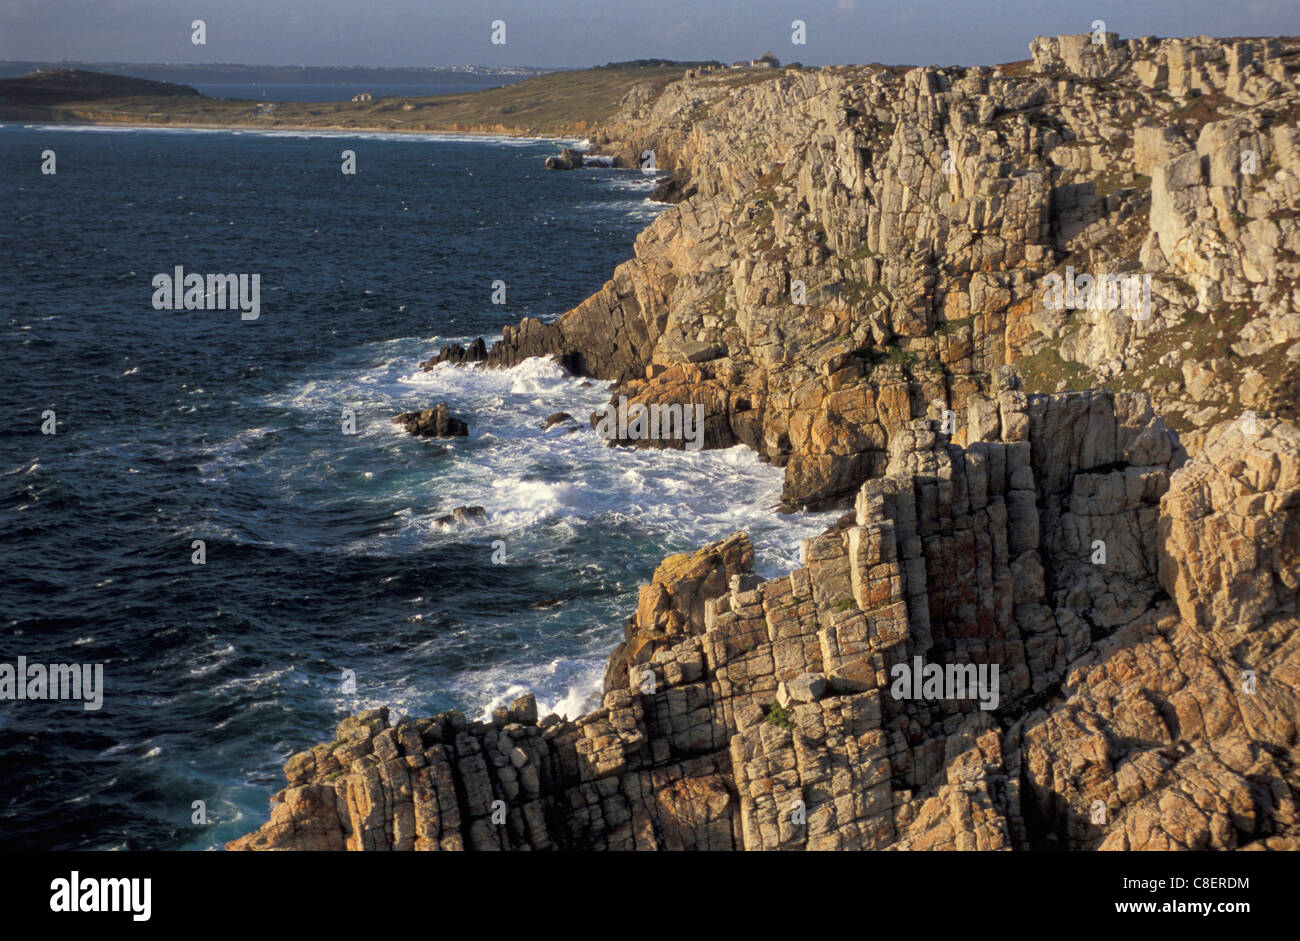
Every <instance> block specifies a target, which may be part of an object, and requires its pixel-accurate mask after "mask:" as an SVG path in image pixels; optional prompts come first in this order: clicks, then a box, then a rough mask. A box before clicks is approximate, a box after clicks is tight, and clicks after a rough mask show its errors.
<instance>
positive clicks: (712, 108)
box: [231, 34, 1300, 849]
mask: <svg viewBox="0 0 1300 941" xmlns="http://www.w3.org/2000/svg"><path fill="white" fill-rule="evenodd" d="M1098 39H1100V40H1103V41H1099V42H1094V41H1093V37H1089V36H1083V37H1072V36H1062V37H1056V38H1042V37H1040V38H1038V39H1035V40H1034V42H1033V43H1032V44H1031V51H1032V53H1033V58H1032V59H1031V60H1027V61H1025V62H1020V63H1012V64H1008V65H1004V66H1000V67H997V68H970V69H931V68H927V69H903V68H883V67H871V66H864V67H851V68H833V69H822V70H817V71H803V70H786V71H784V72H781V73H777V74H776V75H772V73H766V74H765V75H763V76H758V75H756V74H755V73H728V72H722V73H705V74H698V73H687V74H686V76H685V77H683V79H682V80H680V81H678V82H675V83H672V84H670V85H668V86H667V87H664V88H658V87H651V86H647V87H644V88H637V89H634V90H633V91H632V92H631V93H629V94H628V96H627V97H626V98H625V99H624V101H623V102H622V105H621V106H620V109H619V113H618V115H617V116H616V117H615V119H614V120H613V121H611V122H609V123H608V125H607V126H606V127H605V128H604V129H603V132H602V134H601V135H598V136H597V138H595V143H596V145H597V146H598V147H599V149H601V150H602V151H606V152H608V151H610V150H616V151H620V152H623V153H625V154H629V155H630V154H640V153H641V152H642V151H644V150H654V151H655V155H656V159H657V162H658V164H659V165H660V166H667V167H671V168H672V169H673V171H674V174H675V176H676V186H675V189H676V192H677V194H678V195H679V196H680V197H682V199H681V201H680V202H678V203H677V204H676V205H674V206H673V207H672V208H670V209H669V210H667V211H666V212H664V213H663V214H661V215H660V216H659V217H658V218H657V219H656V221H655V222H654V223H653V224H652V225H651V226H650V227H649V228H648V229H647V230H646V231H645V232H644V233H642V235H641V236H640V237H639V238H638V240H637V244H636V256H635V258H633V259H631V260H629V261H628V262H626V263H625V264H623V265H621V266H620V267H619V268H618V269H617V270H616V272H615V273H614V277H613V278H611V280H610V281H609V282H608V283H607V284H606V285H605V286H604V288H602V290H601V291H600V292H598V293H597V294H595V295H593V296H592V297H591V298H589V299H588V300H587V301H585V302H584V303H583V304H581V305H579V307H577V308H575V309H574V310H573V311H570V312H568V313H566V314H564V315H563V316H561V317H560V318H559V319H558V320H556V321H555V322H554V323H549V324H548V323H543V322H541V321H538V320H527V321H524V322H523V323H522V324H520V325H519V326H518V327H515V328H507V329H506V331H505V334H504V339H503V340H502V341H501V342H500V343H498V344H496V345H495V346H493V347H492V349H490V350H489V349H487V347H486V345H485V344H475V345H474V346H472V347H470V348H468V349H463V348H460V347H452V348H446V349H444V350H443V351H441V353H439V355H438V356H437V357H435V359H434V360H433V361H431V362H439V361H453V362H462V361H472V360H484V361H486V362H487V364H489V365H507V364H510V363H514V362H517V361H519V360H520V359H523V358H526V357H528V356H533V355H553V356H556V357H558V358H559V359H560V360H561V361H562V362H564V363H565V364H566V365H567V366H569V368H571V369H573V370H575V371H578V372H582V373H586V374H589V375H593V376H599V377H602V378H610V379H617V380H620V390H619V391H620V393H621V394H625V395H629V396H630V397H632V398H633V399H634V400H636V401H640V402H646V403H651V402H655V403H671V402H677V403H684V404H685V403H690V404H694V403H704V405H705V408H706V416H707V432H706V435H705V443H706V446H710V447H716V446H727V445H731V444H734V443H737V442H742V443H745V444H747V445H749V446H751V447H753V448H755V449H756V450H757V451H758V452H759V453H760V454H763V455H765V456H766V457H767V458H769V459H770V460H772V461H773V462H774V463H776V464H779V465H781V466H784V467H785V469H786V480H785V493H784V498H785V500H786V501H787V502H788V503H790V504H792V505H815V506H828V505H841V506H844V507H845V508H846V509H847V510H849V512H848V513H846V515H845V516H844V517H843V518H842V519H841V521H840V522H839V524H837V525H836V526H835V527H833V528H832V529H831V530H829V531H828V532H827V533H826V534H824V535H823V536H821V537H819V538H817V539H814V540H809V541H808V542H807V543H806V544H805V547H804V559H805V564H804V566H803V567H801V568H799V569H796V570H795V571H793V572H791V573H790V574H789V575H788V576H785V577H782V578H776V579H772V580H767V581H764V580H761V579H759V578H757V577H756V576H755V575H753V574H752V573H751V572H750V566H751V564H752V550H751V548H750V546H749V544H748V540H747V539H746V537H745V536H744V535H743V534H736V535H734V536H732V537H730V538H729V539H726V540H723V541H722V542H720V543H717V544H715V545H712V546H709V547H705V548H704V549H702V550H701V551H700V552H699V553H697V554H695V555H693V556H677V557H672V558H670V559H667V560H665V561H664V563H663V565H661V566H660V568H659V570H658V571H657V572H656V573H655V575H654V578H653V580H652V582H651V584H649V585H647V586H645V587H644V588H643V589H642V592H641V596H640V599H639V604H638V607H637V611H636V613H635V615H634V617H633V618H632V619H631V620H630V622H629V624H628V625H627V629H626V639H625V641H624V643H623V644H621V645H620V646H619V647H618V649H617V650H616V651H615V652H614V653H613V655H612V656H611V659H610V666H609V670H608V672H607V674H606V692H605V696H604V703H603V706H602V708H600V709H598V710H596V711H595V712H593V713H590V714H588V715H586V716H583V717H582V718H580V719H578V720H577V721H574V722H570V721H564V720H561V719H558V718H557V717H554V716H549V717H546V718H544V719H542V720H541V721H540V722H539V721H538V716H537V715H536V707H535V705H534V704H533V703H532V701H531V698H529V697H525V698H524V699H522V700H520V701H518V702H517V703H515V704H514V705H513V706H512V707H511V708H509V709H502V710H499V711H498V713H497V714H496V715H495V716H494V717H493V721H492V722H491V723H477V722H470V721H467V720H466V719H465V718H464V717H463V716H460V715H459V714H456V713H449V714H445V715H441V716H435V717H432V718H426V719H419V720H415V719H409V718H408V719H403V720H401V721H399V722H397V723H396V724H390V723H389V720H388V716H387V713H386V712H385V711H383V710H377V711H373V712H370V713H365V714H362V715H360V716H357V717H353V718H349V719H347V720H345V721H344V722H343V723H342V724H341V725H340V727H339V731H338V739H337V741H335V742H332V743H327V744H322V745H318V746H316V747H315V748H313V749H311V750H310V751H307V752H303V753H301V754H298V755H296V756H294V757H293V758H292V759H291V760H290V761H289V763H288V764H287V765H286V769H285V770H286V776H287V777H288V779H289V787H288V788H286V789H285V790H284V791H282V792H280V793H279V794H278V795H277V796H276V799H275V803H274V806H273V811H272V816H271V820H270V822H269V823H268V824H266V825H265V826H263V827H262V828H261V829H259V830H258V831H256V832H255V833H252V834H250V835H248V836H246V837H243V838H241V839H240V840H236V841H234V842H233V843H232V844H231V848H237V849H296V848H312V849H471V848H472V849H498V848H500V849H523V848H532V849H541V848H591V849H622V848H626V849H632V848H646V849H654V848H665V849H677V848H697V849H777V848H806V849H824V848H827V849H828V848H845V849H847V848H874V849H944V848H950V849H951V848H955V849H1046V848H1068V849H1097V848H1100V849H1174V848H1186V849H1210V848H1213V849H1234V848H1288V849H1291V848H1300V818H1298V817H1297V810H1296V799H1297V795H1298V794H1300V775H1298V773H1297V770H1296V760H1297V757H1300V755H1298V749H1300V741H1298V740H1297V722H1300V697H1298V696H1297V690H1298V689H1300V649H1297V648H1298V646H1300V631H1297V626H1298V624H1297V618H1298V617H1300V611H1298V609H1297V600H1298V598H1300V432H1297V431H1296V429H1295V427H1294V426H1293V425H1292V424H1290V422H1289V421H1288V420H1289V419H1294V418H1295V414H1296V401H1295V392H1294V390H1295V383H1296V380H1297V379H1300V315H1297V313H1296V301H1297V300H1300V291H1298V290H1297V286H1296V281H1295V278H1296V274H1297V270H1298V269H1297V256H1296V251H1297V247H1298V246H1300V230H1298V223H1297V221H1296V216H1297V213H1296V208H1297V205H1300V200H1298V199H1297V196H1298V194H1300V179H1298V177H1297V174H1300V131H1297V130H1296V128H1295V126H1294V117H1295V114H1296V107H1297V103H1298V102H1300V95H1298V94H1297V89H1296V80H1295V75H1296V68H1297V66H1298V65H1300V60H1298V59H1297V54H1298V53H1300V43H1295V42H1290V41H1282V40H1251V41H1234V42H1225V41H1219V40H1210V39H1195V40H1156V39H1141V40H1130V41H1127V42H1120V41H1118V39H1117V38H1116V37H1115V36H1113V35H1109V34H1108V35H1105V36H1102V37H1098ZM1078 273H1087V274H1088V275H1089V280H1088V282H1086V283H1085V282H1083V281H1080V280H1077V275H1078ZM1053 275H1056V279H1055V283H1056V284H1058V285H1059V284H1061V283H1062V281H1065V282H1066V283H1068V285H1069V286H1068V288H1067V289H1066V291H1065V295H1066V302H1065V303H1064V304H1061V303H1053V302H1052V296H1053V295H1052V285H1053V278H1052V276H1053ZM1107 276H1119V280H1117V281H1115V282H1113V284H1114V287H1113V289H1112V288H1110V287H1108V286H1107V281H1106V277H1107ZM1148 279H1149V280H1148ZM1094 283H1095V284H1096V285H1097V286H1098V288H1097V290H1096V291H1093V290H1092V284H1094ZM1148 285H1149V286H1148ZM1128 286H1131V287H1132V290H1131V291H1130V292H1129V293H1127V294H1126V293H1125V291H1128ZM1076 288H1078V289H1079V291H1080V293H1083V299H1082V300H1078V299H1077V298H1074V297H1072V295H1074V294H1075V290H1076ZM1097 386H1106V387H1107V388H1106V389H1098V388H1095V387H1097ZM1243 410H1246V411H1244V412H1243Z"/></svg>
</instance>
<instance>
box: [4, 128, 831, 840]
mask: <svg viewBox="0 0 1300 941" xmlns="http://www.w3.org/2000/svg"><path fill="white" fill-rule="evenodd" d="M574 143H576V142H572V141H558V140H521V139H505V138H480V137H465V136H452V135H435V134H409V135H405V134H380V133H355V134H343V133H328V132H272V131H238V130H220V131H206V130H185V129H162V128H151V129H144V128H126V127H112V128H105V127H68V126H53V125H27V124H7V125H4V126H0V205H2V206H3V208H4V214H5V225H4V226H3V228H2V230H0V248H2V249H3V258H4V264H3V274H0V323H2V324H3V334H4V335H3V350H4V354H3V364H2V368H0V375H3V382H2V383H0V414H2V415H3V416H4V418H3V421H0V571H2V572H3V580H2V581H0V586H2V587H0V665H2V664H6V663H7V664H11V665H14V666H15V668H16V665H17V664H18V662H19V661H18V658H19V657H25V658H26V662H27V663H28V664H82V665H94V664H101V665H102V668H103V688H102V705H101V706H100V708H97V709H86V708H85V706H86V703H85V702H83V701H81V700H34V699H24V700H18V699H4V698H0V846H2V847H4V848H6V849H22V848H41V849H88V850H114V849H118V850H120V849H148V850H169V849H185V850H209V849H217V848H220V847H221V846H222V845H223V844H224V843H225V841H227V840H230V839H232V838H234V837H236V836H239V835H242V834H244V833H246V832H248V831H249V830H251V829H253V828H255V827H257V826H258V825H260V824H261V823H263V822H264V821H266V820H267V819H268V817H269V810H270V805H269V799H270V797H271V795H272V794H273V793H274V792H275V791H276V790H278V789H279V788H281V787H283V786H284V784H285V782H284V778H283V773H282V770H281V767H282V764H283V762H284V760H285V759H286V758H287V757H288V756H290V755H292V754H293V753H295V752H297V751H301V750H303V749H306V748H310V747H311V746H312V745H314V744H316V743H318V742H321V741H328V740H331V739H332V737H333V730H334V727H335V726H336V725H337V723H338V722H339V721H340V720H341V719H342V718H343V717H345V716H347V715H350V714H352V713H354V712H356V711H358V710H361V709H367V708H371V707H376V706H387V707H389V709H390V711H391V714H392V716H393V718H394V719H396V718H397V717H399V716H401V715H412V716H423V715H431V714H434V713H437V712H440V711H443V710H447V709H452V708H455V709H460V710H462V711H463V712H465V713H466V714H467V715H469V716H470V717H471V718H484V717H486V716H488V715H489V714H490V712H491V710H492V709H493V708H494V707H496V706H499V705H501V704H504V703H507V702H509V701H510V700H512V699H513V698H515V697H517V696H519V695H522V694H523V693H525V692H532V693H533V694H534V695H536V697H537V699H538V702H539V706H540V708H541V710H542V713H543V715H545V714H546V713H547V712H551V711H554V712H557V713H559V714H561V715H566V716H569V717H576V716H577V715H579V714H580V713H581V712H582V711H584V710H585V709H587V708H590V707H591V706H592V705H593V703H595V702H596V701H597V700H598V697H599V692H600V683H601V677H602V671H603V669H604V664H605V660H606V657H607V656H608V654H609V652H610V651H611V650H612V648H613V647H614V646H615V644H616V643H618V641H619V640H621V639H622V636H623V626H624V622H625V621H626V619H627V618H628V617H629V615H631V614H632V613H633V611H634V610H635V605H636V598H637V591H638V586H640V585H641V584H642V583H645V582H647V581H648V580H649V578H650V575H651V573H652V572H653V571H654V569H655V566H656V565H657V564H658V563H659V562H660V561H661V560H662V559H663V557H664V556H666V555H669V554H671V553H675V552H689V551H692V550H694V549H696V548H698V547H699V546H700V545H702V544H704V543H706V542H708V541H711V540H715V539H719V538H722V537H724V536H726V535H728V534H730V533H732V532H734V531H736V530H746V531H747V532H749V533H750V535H751V537H752V539H753V540H754V542H755V545H756V551H757V566H756V567H757V569H758V570H759V571H760V573H762V574H766V575H775V574H779V573H782V572H784V571H786V570H788V569H789V568H791V567H792V566H794V565H795V564H796V560H797V557H798V544H799V541H800V540H801V539H803V538H805V537H808V536H811V535H815V534H816V533H818V532H820V531H821V530H822V529H823V528H824V527H825V526H826V525H827V523H828V522H829V521H830V520H831V519H832V518H833V514H780V513H778V512H776V508H777V504H778V498H779V493H780V485H781V471H780V470H779V469H777V468H774V467H771V466H770V465H766V464H764V463H762V462H760V461H759V460H758V458H757V457H756V456H755V455H754V454H753V453H752V452H750V451H748V450H746V449H744V448H742V447H737V448H732V449H728V450H717V451H699V452H690V451H667V450H636V449H630V448H610V447H605V446H604V445H603V443H602V442H601V441H600V440H599V439H598V438H597V437H596V435H595V433H594V431H592V429H591V428H590V426H589V424H588V422H587V419H588V417H589V416H590V414H591V413H592V412H593V411H595V410H597V409H599V408H601V407H602V406H603V405H605V403H606V402H608V400H609V397H610V392H611V387H610V386H609V384H607V383H604V382H598V381H591V380H585V379H583V378H581V377H575V376H571V375H569V374H567V373H566V372H565V371H564V370H563V369H562V368H560V367H559V366H558V365H557V364H556V363H554V362H553V361H551V360H545V359H534V360H529V361H527V362H524V363H522V364H521V365H519V366H517V367H515V368H513V369H507V370H488V369H483V368H480V367H477V366H470V367H464V366H461V367H457V366H451V365H442V366H438V367H436V368H434V369H432V370H430V371H428V372H425V371H422V370H421V368H420V363H421V362H422V361H424V360H425V359H427V358H428V357H430V356H431V355H433V354H434V353H436V352H437V350H438V348H439V346H440V345H441V344H443V343H447V342H452V341H458V342H467V341H469V340H472V339H473V338H474V337H477V336H485V337H486V338H488V339H489V340H491V339H493V338H496V337H499V336H500V330H501V327H502V325H503V324H507V323H516V322H518V321H519V320H520V319H521V318H523V317H526V316H532V317H540V318H543V319H552V318H555V317H557V316H559V315H560V314H561V313H563V312H564V311H565V310H567V309H569V308H571V307H573V306H575V305H576V304H578V303H579V302H580V301H582V300H583V299H584V298H585V297H587V296H589V295H590V294H591V293H593V292H594V291H596V290H598V289H599V288H600V287H601V285H602V284H603V282H604V281H605V280H606V279H607V278H608V277H609V276H610V274H611V273H612V271H613V269H614V267H615V266H616V265H617V264H618V263H619V262H620V261H622V260H625V259H627V258H629V257H631V255H632V245H633V240H634V239H635V237H636V235H637V233H638V232H639V231H641V230H642V229H644V228H645V227H646V226H647V225H649V224H650V222H651V221H652V220H653V219H654V218H655V216H656V215H657V214H658V213H659V212H661V211H663V210H664V209H665V208H666V207H664V206H662V205H660V204H657V203H654V202H652V201H651V200H650V198H649V195H650V192H651V190H652V188H653V185H654V180H653V178H652V177H648V176H646V175H645V174H643V173H642V172H640V171H638V170H620V169H609V168H599V169H587V170H582V171H576V172H548V171H546V170H545V169H543V160H544V159H545V158H546V157H547V156H548V155H550V154H553V153H556V152H557V150H558V148H559V147H561V146H563V145H566V144H568V145H571V144H574ZM345 150H346V151H352V152H353V153H354V155H355V167H356V173H355V174H344V173H343V172H341V168H342V165H343V157H342V154H343V151H345ZM51 155H52V161H51ZM43 168H45V169H50V168H52V169H53V170H54V171H55V172H53V173H45V172H42V170H43ZM177 266H182V267H183V269H184V271H185V272H190V273H195V272H197V273H203V274H207V273H223V274H224V273H236V274H248V275H252V274H256V275H258V276H259V280H260V309H259V314H258V317H257V319H255V320H253V319H244V317H243V316H242V315H241V311H240V310H237V309H235V310H166V309H162V310H160V309H157V308H156V307H155V306H154V304H153V298H154V295H155V288H154V287H153V279H154V277H155V276H156V275H159V274H164V273H166V274H171V273H173V272H174V270H175V268H176V267H177ZM502 287H503V288H504V291H503V292H502V291H501V290H500V288H502ZM502 293H504V297H503V296H501V295H502ZM494 295H495V297H494ZM494 300H499V301H503V303H494ZM438 402H446V403H448V405H449V406H450V408H451V412H452V414H453V415H455V416H458V417H461V418H463V419H465V420H466V421H468V423H469V428H470V433H469V436H468V437H466V438H456V439H417V438H413V437H411V436H409V435H407V434H405V433H403V432H402V431H401V430H400V429H399V428H398V427H397V426H395V425H394V424H393V422H392V417H393V416H394V415H395V414H397V413H398V412H400V411H403V410H407V409H416V408H427V407H430V406H432V405H434V404H436V403H438ZM561 411H564V412H568V413H570V414H571V415H573V416H575V418H577V419H578V424H577V425H576V426H575V425H573V424H570V423H562V424H561V425H559V426H556V427H554V428H551V429H550V430H544V429H543V427H542V425H543V422H544V420H545V419H546V418H547V416H549V415H551V414H552V413H555V412H561ZM51 413H52V414H51ZM46 431H53V432H54V433H52V434H48V433H45V432H46ZM458 506H481V507H483V508H484V510H485V513H486V520H485V522H484V524H483V525H481V526H451V527H449V526H447V525H446V524H444V523H440V522H439V519H440V518H441V517H443V516H445V515H447V514H449V513H450V512H451V511H452V510H453V509H454V508H456V507H458ZM2 692H3V690H2V689H0V693H2Z"/></svg>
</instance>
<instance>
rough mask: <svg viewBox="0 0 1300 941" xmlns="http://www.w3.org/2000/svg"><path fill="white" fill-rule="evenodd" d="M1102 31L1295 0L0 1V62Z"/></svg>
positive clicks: (376, 60)
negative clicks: (201, 36)
mask: <svg viewBox="0 0 1300 941" xmlns="http://www.w3.org/2000/svg"><path fill="white" fill-rule="evenodd" d="M196 19H201V20H203V21H204V23H205V26H206V40H207V42H206V44H205V45H195V44H194V43H193V42H192V41H191V23H192V21H194V20H196ZM1098 19H1100V20H1104V21H1105V24H1106V29H1107V30H1109V31H1113V32H1118V33H1119V35H1120V37H1121V38H1127V37H1133V36H1148V35H1156V36H1197V35H1209V36H1276V35H1297V34H1300V0H897V2H879V0H367V2H356V0H353V2H346V3H345V2H339V0H0V60H21V61H46V60H48V61H64V60H68V61H85V62H137V63H155V62H171V63H201V62H202V63H212V62H223V63H242V64H247V65H365V66H425V67H434V66H451V65H487V66H507V65H529V66H543V67H582V66H589V65H603V64H604V63H606V62H617V61H622V60H626V59H640V58H666V59H679V60H692V59H720V60H722V61H724V62H731V61H732V60H734V59H740V58H754V57H756V56H759V55H761V54H762V53H764V52H766V51H769V50H770V51H771V52H772V53H773V54H774V55H776V56H777V57H778V58H779V59H780V60H781V61H782V62H792V61H798V62H802V63H804V64H805V65H839V64H851V63H868V62H883V63H886V64H909V65H991V64H996V63H999V62H1010V61H1014V60H1017V59H1025V58H1028V56H1029V52H1028V43H1029V40H1030V39H1032V38H1033V37H1034V36H1035V35H1038V34H1045V35H1053V34H1057V33H1086V32H1089V31H1090V30H1091V29H1092V23H1093V21H1094V20H1098ZM495 20H503V21H505V40H506V41H505V44H504V45H494V44H493V43H492V42H491V33H492V24H493V21H495ZM795 20H802V21H803V22H804V23H805V24H806V27H805V35H806V40H807V41H806V43H805V44H803V45H796V44H794V43H793V42H792V41H791V39H792V32H793V30H792V27H791V24H792V22H793V21H795Z"/></svg>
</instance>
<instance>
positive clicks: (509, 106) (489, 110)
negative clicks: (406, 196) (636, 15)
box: [0, 65, 779, 136]
mask: <svg viewBox="0 0 1300 941" xmlns="http://www.w3.org/2000/svg"><path fill="white" fill-rule="evenodd" d="M682 73H683V69H682V67H681V66H680V65H672V66H646V67H641V66H624V67H613V68H597V69H580V70H574V71H567V72H553V73H550V74H548V75H539V76H535V77H533V78H528V79H525V80H524V81H522V82H516V83H515V84H513V85H506V86H503V87H501V88H490V89H486V90H483V91H473V92H461V93H456V94H451V95H434V96H427V97H417V98H381V99H377V100H374V101H366V102H350V101H343V102H334V101H328V102H276V103H274V104H275V108H274V109H273V110H271V111H270V112H264V111H261V108H260V106H261V105H263V104H266V102H262V101H248V100H226V99H215V98H187V97H153V96H144V97H129V98H102V99H96V100H93V101H84V102H76V101H72V102H67V103H64V104H60V105H57V106H51V107H45V108H27V109H26V110H24V111H22V113H21V115H19V114H18V112H15V113H14V115H13V116H21V117H24V118H30V117H37V118H38V119H40V120H48V121H64V122H75V121H91V122H95V123H104V124H114V123H119V124H123V123H131V124H170V125H207V126H230V127H337V128H358V129H360V128H373V129H379V130H394V131H461V132H478V133H494V134H521V135H536V136H569V135H575V136H576V135H585V134H586V133H587V132H588V131H590V130H592V129H594V128H595V127H596V126H597V125H599V124H601V123H602V122H604V121H607V120H608V119H609V118H610V117H612V116H613V114H614V112H615V110H616V109H617V107H618V102H619V101H620V100H621V99H622V97H623V96H624V95H625V94H627V92H628V91H629V90H630V89H631V88H632V87H633V86H634V85H637V84H640V83H642V82H651V83H653V84H654V85H655V86H656V89H657V90H658V91H662V90H663V88H664V87H665V86H666V85H668V84H669V83H670V82H673V81H676V80H678V79H680V78H681V77H682ZM778 74H779V73H778ZM768 77H769V78H770V77H772V76H771V73H769V75H768ZM35 112H40V113H39V115H36V114H35ZM7 115H8V109H7V108H6V105H5V103H4V102H3V101H0V118H3V117H5V116H7Z"/></svg>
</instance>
